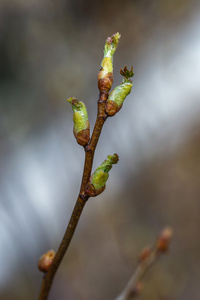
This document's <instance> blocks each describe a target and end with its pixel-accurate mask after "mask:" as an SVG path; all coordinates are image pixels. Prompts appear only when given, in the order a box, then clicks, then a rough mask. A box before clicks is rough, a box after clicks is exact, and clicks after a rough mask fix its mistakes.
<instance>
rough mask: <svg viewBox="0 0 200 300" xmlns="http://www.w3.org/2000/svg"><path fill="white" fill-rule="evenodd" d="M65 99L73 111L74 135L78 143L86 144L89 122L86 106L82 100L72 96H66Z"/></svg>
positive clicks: (88, 136)
mask: <svg viewBox="0 0 200 300" xmlns="http://www.w3.org/2000/svg"><path fill="white" fill-rule="evenodd" d="M67 101H68V102H69V103H71V105H72V109H73V112H74V114H73V120H74V129H73V132H74V136H75V138H76V140H77V143H78V144H79V145H81V146H85V145H86V144H88V142H89V139H90V123H89V120H88V114H87V109H86V106H85V104H84V103H83V102H81V101H79V100H78V99H76V98H74V97H70V98H68V99H67Z"/></svg>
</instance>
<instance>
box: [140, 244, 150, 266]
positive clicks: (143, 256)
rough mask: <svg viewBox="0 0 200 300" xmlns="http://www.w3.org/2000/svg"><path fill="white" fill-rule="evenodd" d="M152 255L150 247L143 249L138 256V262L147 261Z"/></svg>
mask: <svg viewBox="0 0 200 300" xmlns="http://www.w3.org/2000/svg"><path fill="white" fill-rule="evenodd" d="M151 253H152V249H151V248H150V247H146V248H144V249H143V250H142V251H141V253H140V255H139V262H140V263H144V262H146V261H147V260H148V258H149V257H150V255H151Z"/></svg>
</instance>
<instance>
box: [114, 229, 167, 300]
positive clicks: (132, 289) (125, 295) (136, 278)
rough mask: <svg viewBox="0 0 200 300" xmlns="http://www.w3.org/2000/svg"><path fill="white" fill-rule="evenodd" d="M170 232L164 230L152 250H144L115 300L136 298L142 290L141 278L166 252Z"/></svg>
mask: <svg viewBox="0 0 200 300" xmlns="http://www.w3.org/2000/svg"><path fill="white" fill-rule="evenodd" d="M171 236H172V230H171V229H170V228H166V229H164V230H163V232H162V233H161V235H160V236H159V238H158V240H157V242H156V244H155V246H154V247H153V248H149V247H148V248H145V249H144V250H143V251H142V252H141V254H140V257H139V262H138V266H137V268H136V270H135V272H134V274H133V275H132V277H131V279H130V280H129V282H128V283H127V285H126V286H125V288H124V290H123V291H122V293H121V294H120V295H119V296H118V297H117V298H116V299H115V300H131V299H133V298H135V297H137V296H138V295H139V294H140V292H141V289H142V283H141V280H142V278H143V277H144V276H145V275H146V273H147V271H148V270H149V268H150V267H151V266H152V265H153V264H154V263H155V262H156V261H157V260H158V259H159V258H160V256H161V255H162V254H163V253H165V252H166V251H167V250H168V247H169V243H170V240H171Z"/></svg>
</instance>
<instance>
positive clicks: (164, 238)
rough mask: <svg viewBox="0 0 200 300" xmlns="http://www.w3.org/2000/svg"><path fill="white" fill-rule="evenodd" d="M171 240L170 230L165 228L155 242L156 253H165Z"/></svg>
mask: <svg viewBox="0 0 200 300" xmlns="http://www.w3.org/2000/svg"><path fill="white" fill-rule="evenodd" d="M171 238H172V229H171V228H169V227H168V228H165V229H164V230H163V232H161V234H160V236H159V238H158V240H157V244H156V249H157V251H159V252H161V253H165V252H166V251H167V250H168V248H169V244H170V241H171Z"/></svg>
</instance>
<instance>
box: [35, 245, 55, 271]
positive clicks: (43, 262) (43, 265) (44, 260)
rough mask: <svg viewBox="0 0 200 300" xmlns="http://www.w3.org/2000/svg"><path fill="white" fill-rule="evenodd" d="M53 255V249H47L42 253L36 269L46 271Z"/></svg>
mask: <svg viewBox="0 0 200 300" xmlns="http://www.w3.org/2000/svg"><path fill="white" fill-rule="evenodd" d="M54 257H55V251H54V250H49V251H47V252H46V253H44V254H43V255H42V256H41V257H40V259H39V261H38V269H39V270H40V271H41V272H48V270H49V268H50V266H51V264H52V262H53V259H54Z"/></svg>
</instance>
